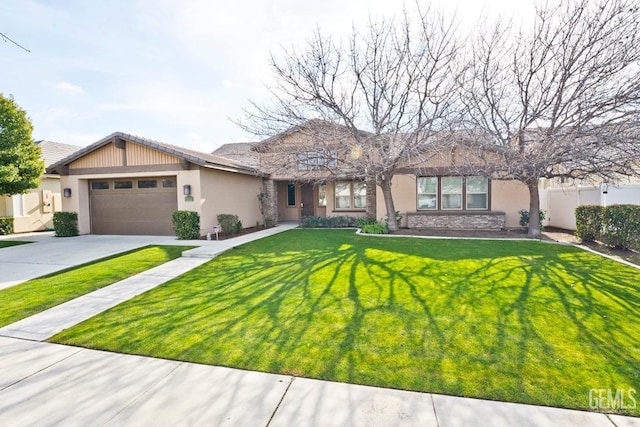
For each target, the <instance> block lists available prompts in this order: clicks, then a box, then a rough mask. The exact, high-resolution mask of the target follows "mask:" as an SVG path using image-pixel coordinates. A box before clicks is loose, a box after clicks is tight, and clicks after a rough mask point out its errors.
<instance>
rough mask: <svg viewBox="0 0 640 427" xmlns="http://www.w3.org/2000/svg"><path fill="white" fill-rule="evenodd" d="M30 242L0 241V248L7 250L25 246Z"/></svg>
mask: <svg viewBox="0 0 640 427" xmlns="http://www.w3.org/2000/svg"><path fill="white" fill-rule="evenodd" d="M27 243H31V242H23V241H21V240H0V248H8V247H9V246H18V245H25V244H27Z"/></svg>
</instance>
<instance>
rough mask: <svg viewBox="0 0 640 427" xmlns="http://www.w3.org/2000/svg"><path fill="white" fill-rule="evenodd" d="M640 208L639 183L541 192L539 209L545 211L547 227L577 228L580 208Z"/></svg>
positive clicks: (555, 189) (549, 189)
mask: <svg viewBox="0 0 640 427" xmlns="http://www.w3.org/2000/svg"><path fill="white" fill-rule="evenodd" d="M622 204H632V205H640V184H621V185H616V186H614V185H609V186H608V187H604V186H602V185H601V186H600V187H595V186H594V187H567V188H547V189H543V190H540V209H542V210H543V211H546V212H547V218H546V220H545V222H544V224H545V225H546V226H551V227H558V228H564V229H567V230H575V229H576V215H575V209H576V207H577V206H583V205H600V206H611V205H622Z"/></svg>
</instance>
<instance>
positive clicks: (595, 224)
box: [576, 205, 604, 242]
mask: <svg viewBox="0 0 640 427" xmlns="http://www.w3.org/2000/svg"><path fill="white" fill-rule="evenodd" d="M603 214H604V207H602V206H597V205H588V206H578V207H577V208H576V236H577V237H578V238H579V239H580V240H582V241H583V242H595V241H596V239H598V238H599V237H600V236H601V235H602V219H603V216H604V215H603Z"/></svg>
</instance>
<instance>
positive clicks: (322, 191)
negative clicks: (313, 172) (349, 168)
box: [318, 184, 327, 206]
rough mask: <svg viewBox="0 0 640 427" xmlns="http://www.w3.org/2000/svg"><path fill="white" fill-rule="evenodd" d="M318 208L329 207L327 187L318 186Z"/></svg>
mask: <svg viewBox="0 0 640 427" xmlns="http://www.w3.org/2000/svg"><path fill="white" fill-rule="evenodd" d="M318 206H327V186H326V185H324V184H321V185H318Z"/></svg>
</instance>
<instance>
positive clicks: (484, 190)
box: [465, 176, 489, 210]
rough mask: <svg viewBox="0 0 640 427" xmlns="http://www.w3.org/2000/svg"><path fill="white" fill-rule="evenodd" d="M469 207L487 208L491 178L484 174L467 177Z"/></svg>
mask: <svg viewBox="0 0 640 427" xmlns="http://www.w3.org/2000/svg"><path fill="white" fill-rule="evenodd" d="M465 181H466V192H467V209H479V210H482V209H485V210H486V209H487V208H488V206H489V180H488V179H487V178H485V177H483V176H468V177H467V178H466V179H465Z"/></svg>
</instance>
